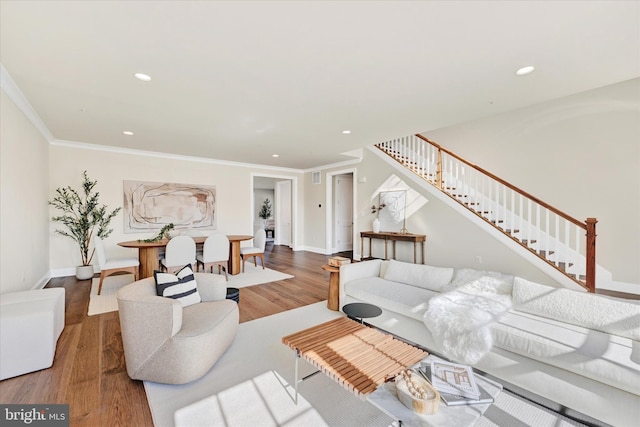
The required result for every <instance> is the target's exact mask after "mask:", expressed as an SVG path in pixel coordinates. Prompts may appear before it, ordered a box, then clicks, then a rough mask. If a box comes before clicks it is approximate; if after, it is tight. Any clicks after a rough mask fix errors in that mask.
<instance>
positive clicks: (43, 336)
mask: <svg viewBox="0 0 640 427" xmlns="http://www.w3.org/2000/svg"><path fill="white" fill-rule="evenodd" d="M63 329H64V288H47V289H38V290H30V291H22V292H10V293H5V294H1V295H0V380H4V379H6V378H11V377H15V376H18V375H22V374H26V373H28V372H33V371H37V370H40V369H45V368H49V367H50V366H51V365H52V364H53V356H54V355H55V352H56V343H57V342H58V337H59V336H60V334H61V333H62V330H63Z"/></svg>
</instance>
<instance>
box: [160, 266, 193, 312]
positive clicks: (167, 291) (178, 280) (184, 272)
mask: <svg viewBox="0 0 640 427" xmlns="http://www.w3.org/2000/svg"><path fill="white" fill-rule="evenodd" d="M153 276H154V277H155V279H156V293H157V294H158V296H161V297H167V298H173V299H177V300H178V301H180V302H181V303H182V305H183V306H184V307H187V306H190V305H193V304H197V303H199V302H200V301H202V298H200V294H199V293H198V287H197V285H196V278H195V276H194V275H193V269H192V268H191V264H188V265H185V266H184V267H182V269H181V270H180V271H178V272H177V273H176V274H170V273H162V272H160V271H154V272H153Z"/></svg>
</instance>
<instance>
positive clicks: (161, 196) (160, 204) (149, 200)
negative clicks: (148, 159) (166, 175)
mask: <svg viewBox="0 0 640 427" xmlns="http://www.w3.org/2000/svg"><path fill="white" fill-rule="evenodd" d="M123 187H124V201H123V212H124V232H125V233H138V232H141V231H149V230H160V229H161V228H162V227H164V226H165V225H167V224H170V223H173V225H174V227H175V228H176V229H196V230H215V229H216V218H217V215H216V209H217V206H216V187H215V186H211V185H194V184H175V183H159V182H141V181H124V185H123Z"/></svg>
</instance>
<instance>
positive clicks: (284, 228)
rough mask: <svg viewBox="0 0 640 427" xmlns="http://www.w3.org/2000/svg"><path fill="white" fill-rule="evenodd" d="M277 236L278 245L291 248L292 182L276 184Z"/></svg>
mask: <svg viewBox="0 0 640 427" xmlns="http://www.w3.org/2000/svg"><path fill="white" fill-rule="evenodd" d="M276 201H277V204H278V209H277V210H276V212H277V214H276V235H275V242H276V244H278V245H286V246H291V181H289V180H286V181H278V182H276Z"/></svg>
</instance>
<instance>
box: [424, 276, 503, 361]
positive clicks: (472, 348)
mask: <svg viewBox="0 0 640 427" xmlns="http://www.w3.org/2000/svg"><path fill="white" fill-rule="evenodd" d="M511 279H512V278H511ZM511 289H512V280H508V279H505V278H497V277H490V276H484V277H480V278H478V279H475V280H473V281H471V282H469V283H467V284H466V285H463V286H460V287H458V288H457V289H455V290H453V291H451V292H446V293H443V294H440V295H437V296H435V297H432V298H431V299H430V300H429V308H428V309H427V311H426V312H425V313H424V323H425V325H426V326H427V328H428V329H429V331H431V334H432V335H433V338H434V339H435V341H436V344H438V347H439V348H440V349H441V350H442V352H443V355H444V356H446V357H448V358H450V359H452V360H455V361H457V362H460V363H465V364H468V365H473V364H475V363H476V362H478V361H479V360H480V359H482V357H483V356H484V355H485V354H486V353H487V352H488V351H489V350H491V347H492V346H493V336H492V334H491V324H492V323H494V322H496V321H498V320H499V319H500V318H501V317H502V315H503V314H504V313H506V312H507V311H508V310H509V309H510V308H511Z"/></svg>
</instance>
